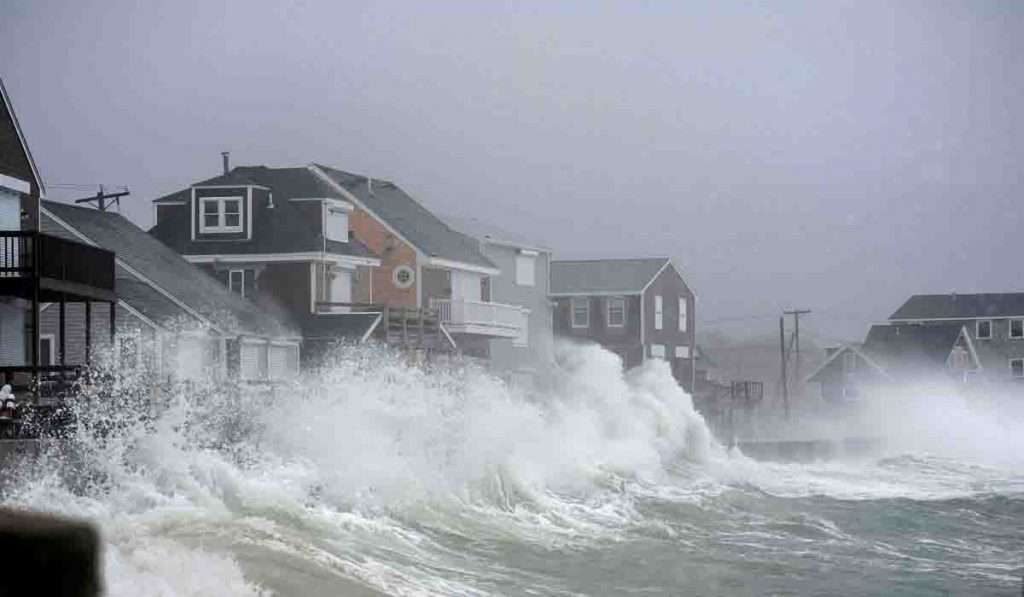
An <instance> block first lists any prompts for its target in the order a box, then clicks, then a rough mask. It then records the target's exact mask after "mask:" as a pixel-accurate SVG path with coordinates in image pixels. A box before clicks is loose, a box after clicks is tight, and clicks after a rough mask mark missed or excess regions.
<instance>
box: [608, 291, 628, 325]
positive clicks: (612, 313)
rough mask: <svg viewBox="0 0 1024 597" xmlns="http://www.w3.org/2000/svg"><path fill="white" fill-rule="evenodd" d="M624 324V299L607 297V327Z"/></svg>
mask: <svg viewBox="0 0 1024 597" xmlns="http://www.w3.org/2000/svg"><path fill="white" fill-rule="evenodd" d="M625 325H626V299H624V298H622V297H618V296H613V297H611V298H609V299H608V327H610V328H621V327H624V326H625Z"/></svg>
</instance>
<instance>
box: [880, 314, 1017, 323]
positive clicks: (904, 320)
mask: <svg viewBox="0 0 1024 597" xmlns="http://www.w3.org/2000/svg"><path fill="white" fill-rule="evenodd" d="M1021 318H1024V313H1018V314H1016V315H986V316H984V317H909V318H902V319H894V318H890V319H886V320H885V321H883V322H880V324H882V325H884V324H887V323H927V322H929V321H981V320H986V319H987V320H989V321H994V320H996V319H1021Z"/></svg>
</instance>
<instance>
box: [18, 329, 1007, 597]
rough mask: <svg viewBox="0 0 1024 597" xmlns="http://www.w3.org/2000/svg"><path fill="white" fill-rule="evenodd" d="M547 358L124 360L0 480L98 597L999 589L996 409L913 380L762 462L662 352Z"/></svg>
mask: <svg viewBox="0 0 1024 597" xmlns="http://www.w3.org/2000/svg"><path fill="white" fill-rule="evenodd" d="M558 360H559V370H558V372H557V373H556V374H555V375H553V376H552V378H551V379H550V380H549V381H548V382H547V383H545V384H544V387H543V388H542V389H537V390H534V391H531V392H525V391H519V390H516V389H513V388H510V387H508V386H506V385H505V384H503V383H502V382H500V381H499V380H496V379H494V378H493V377H491V376H489V375H487V374H486V373H484V372H483V371H480V370H478V369H475V368H473V367H469V366H467V367H452V368H447V369H444V370H441V369H424V368H420V367H414V366H407V365H403V364H399V363H397V362H396V361H395V360H394V359H388V358H384V355H381V354H380V353H379V351H378V350H375V349H359V350H356V349H351V350H347V351H343V352H342V353H340V354H339V358H338V359H337V362H336V363H335V364H334V365H333V366H332V367H330V368H329V369H325V370H324V371H323V372H321V373H319V374H316V375H309V376H307V377H306V378H304V379H303V380H301V381H300V382H297V383H295V384H293V385H291V386H287V387H281V388H279V389H277V390H276V391H275V393H274V395H272V396H266V395H256V394H254V395H251V396H250V395H243V396H230V395H228V394H224V395H222V394H221V393H219V392H217V391H215V390H212V389H209V388H202V387H196V388H193V389H191V390H189V391H188V392H182V393H181V394H180V395H176V396H172V397H169V399H168V401H169V406H168V407H167V408H166V409H162V410H161V411H160V412H158V413H152V412H150V410H149V409H148V408H146V407H144V406H140V405H139V403H138V400H136V399H135V397H134V393H133V392H132V391H131V390H130V387H131V384H130V381H125V382H124V384H125V386H124V388H123V389H122V390H121V391H119V392H118V393H117V395H116V397H115V398H106V399H98V398H93V399H87V400H83V401H82V404H83V405H84V407H83V410H82V413H81V417H82V420H83V425H81V426H80V428H79V429H78V431H77V433H76V436H75V437H74V438H72V439H71V440H70V441H67V442H61V443H53V444H50V445H48V447H47V448H46V449H45V450H44V453H43V454H41V455H40V456H39V457H38V458H36V459H34V460H33V461H25V462H23V463H21V465H20V466H19V467H18V468H17V469H16V470H7V471H5V482H4V484H3V490H2V491H3V493H2V502H3V503H4V504H5V505H8V506H11V505H13V506H19V507H30V508H35V509H41V510H46V511H51V512H56V513H60V514H65V515H71V516H77V517H84V518H88V519H90V520H92V521H94V522H95V523H96V524H97V525H98V526H99V528H100V530H101V533H102V536H103V540H104V546H105V554H104V578H105V585H106V592H107V594H109V595H125V596H137V595H217V596H229V595H837V594H841V595H847V596H849V595H879V594H887V595H1008V594H1009V595H1014V594H1020V591H1021V582H1022V580H1021V578H1022V572H1024V433H1022V431H1024V424H1022V422H1021V421H1020V420H1015V419H1013V418H1008V417H1007V416H1005V415H1004V414H1002V413H1000V412H999V411H998V410H993V409H990V408H988V407H985V408H980V407H978V406H976V405H972V404H966V403H964V402H963V401H959V402H958V401H956V400H954V399H942V400H941V401H940V400H938V399H933V400H926V401H919V402H917V403H915V404H921V405H922V406H920V407H913V408H909V409H904V410H901V411H900V412H899V413H896V412H895V411H889V412H887V413H885V414H883V415H882V416H880V418H879V419H878V420H877V429H878V430H880V431H883V432H885V433H891V434H893V435H894V436H898V438H899V441H894V442H890V443H889V444H887V447H886V448H885V449H884V450H883V451H881V452H880V453H878V454H875V455H871V456H867V457H862V458H860V459H858V460H834V461H828V462H820V463H815V464H771V463H761V462H755V461H753V460H751V459H749V458H747V457H745V456H744V455H743V454H741V453H739V452H737V451H730V450H727V449H726V448H724V447H723V446H721V445H720V444H719V443H717V442H716V441H715V440H714V438H713V437H712V436H711V434H710V432H709V431H708V428H707V426H706V425H705V423H704V421H703V420H702V418H701V417H700V415H699V414H697V413H696V412H695V411H694V410H693V407H692V403H691V401H690V398H689V397H688V396H687V395H686V394H685V393H683V392H682V391H681V390H680V389H679V388H678V387H677V386H676V385H675V383H674V382H673V381H672V379H671V376H670V374H669V372H668V369H667V367H665V366H664V364H663V363H660V362H649V363H647V364H646V365H645V366H644V367H642V368H640V369H637V370H634V371H632V372H630V373H628V374H623V373H621V370H620V367H619V363H618V362H617V360H616V357H615V356H614V355H611V354H609V353H607V352H605V351H602V350H600V349H599V348H596V347H583V348H580V347H563V348H561V349H560V351H559V359H558Z"/></svg>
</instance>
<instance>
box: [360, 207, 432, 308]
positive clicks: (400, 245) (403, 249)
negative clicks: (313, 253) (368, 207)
mask: <svg viewBox="0 0 1024 597" xmlns="http://www.w3.org/2000/svg"><path fill="white" fill-rule="evenodd" d="M348 221H349V228H351V230H352V234H353V235H354V236H355V237H356V238H357V239H359V241H360V242H362V243H363V244H364V245H366V246H367V247H369V249H370V250H371V251H373V252H374V253H376V254H377V255H379V256H380V267H376V268H373V302H375V303H384V304H386V305H390V306H392V307H415V306H416V287H417V286H418V285H419V283H420V281H419V279H416V281H415V283H414V284H413V285H412V286H410V287H409V288H398V287H396V286H395V284H394V281H393V280H392V274H393V272H394V270H395V268H396V267H398V266H400V265H407V266H409V267H410V268H412V271H413V272H416V251H415V249H413V248H412V247H411V246H410V245H408V244H407V243H406V242H405V241H403V240H401V239H400V238H398V237H396V236H395V235H393V234H391V232H390V231H389V230H388V229H387V228H385V227H384V226H383V225H382V224H381V223H380V222H378V221H377V220H376V219H375V218H374V217H373V216H371V215H370V214H368V213H366V211H364V210H363V209H361V208H359V207H356V208H355V209H354V210H353V211H352V213H350V214H349V220H348Z"/></svg>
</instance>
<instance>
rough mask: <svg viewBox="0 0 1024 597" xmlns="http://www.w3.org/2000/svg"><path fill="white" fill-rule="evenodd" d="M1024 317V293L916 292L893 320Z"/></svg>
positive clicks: (894, 315)
mask: <svg viewBox="0 0 1024 597" xmlns="http://www.w3.org/2000/svg"><path fill="white" fill-rule="evenodd" d="M1014 316H1016V317H1020V316H1024V292H1002V293H986V294H916V295H914V296H912V297H910V298H909V299H907V302H905V303H903V305H902V306H901V307H900V308H899V309H897V310H896V312H895V313H893V314H892V315H891V316H890V317H889V319H969V318H974V317H1014Z"/></svg>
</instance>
